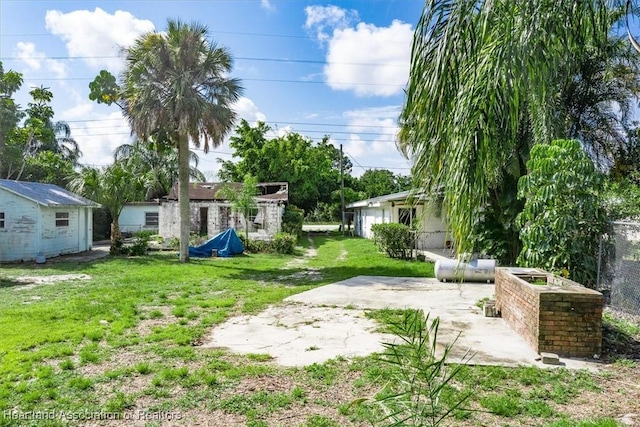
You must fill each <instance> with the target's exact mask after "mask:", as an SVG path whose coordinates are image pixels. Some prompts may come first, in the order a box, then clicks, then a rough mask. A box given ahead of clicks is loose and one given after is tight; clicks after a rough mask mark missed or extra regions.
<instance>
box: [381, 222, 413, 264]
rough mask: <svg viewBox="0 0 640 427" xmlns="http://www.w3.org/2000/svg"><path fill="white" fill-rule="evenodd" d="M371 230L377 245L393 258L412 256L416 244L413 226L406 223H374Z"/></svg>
mask: <svg viewBox="0 0 640 427" xmlns="http://www.w3.org/2000/svg"><path fill="white" fill-rule="evenodd" d="M371 231H372V232H373V237H374V242H375V244H376V246H377V247H378V248H379V249H380V250H381V251H383V252H386V254H387V255H389V256H390V257H391V258H400V259H410V258H411V255H412V253H413V247H414V245H415V236H414V233H413V231H412V230H411V228H409V227H407V226H406V225H404V224H374V225H372V226H371Z"/></svg>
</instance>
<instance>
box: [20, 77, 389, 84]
mask: <svg viewBox="0 0 640 427" xmlns="http://www.w3.org/2000/svg"><path fill="white" fill-rule="evenodd" d="M238 78H239V79H240V80H241V81H247V82H269V83H305V84H322V85H324V84H327V82H325V81H315V80H286V79H255V78H244V77H238ZM93 79H95V76H94V77H43V78H35V77H28V78H25V79H24V81H37V82H40V81H43V82H46V81H82V80H84V81H92V80H93ZM331 85H339V86H388V87H397V86H400V85H398V84H391V83H365V82H345V83H341V82H332V83H331Z"/></svg>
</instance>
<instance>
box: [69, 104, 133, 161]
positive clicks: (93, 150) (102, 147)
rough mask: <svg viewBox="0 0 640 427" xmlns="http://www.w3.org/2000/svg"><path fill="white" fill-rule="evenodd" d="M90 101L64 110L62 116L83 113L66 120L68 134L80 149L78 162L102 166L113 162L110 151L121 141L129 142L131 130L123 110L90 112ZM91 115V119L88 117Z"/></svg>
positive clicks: (123, 142)
mask: <svg viewBox="0 0 640 427" xmlns="http://www.w3.org/2000/svg"><path fill="white" fill-rule="evenodd" d="M92 107H93V105H92V104H83V105H79V106H77V107H73V108H71V109H69V110H66V111H64V112H63V113H62V114H61V117H62V118H64V119H66V120H71V117H82V119H81V120H83V121H78V122H71V123H69V125H70V127H71V136H72V137H73V139H75V140H76V142H77V143H78V145H79V147H80V151H82V157H81V158H80V163H82V164H85V165H93V166H103V165H108V164H111V163H113V152H114V151H115V149H116V148H117V147H119V146H120V145H122V144H129V143H131V134H130V130H129V126H128V124H127V121H126V120H125V119H124V117H122V113H121V112H120V111H119V110H118V111H113V112H110V113H95V112H94V113H93V114H90V115H89V114H88V113H90V112H91V111H92V110H93V108H92ZM88 117H90V119H89V118H88Z"/></svg>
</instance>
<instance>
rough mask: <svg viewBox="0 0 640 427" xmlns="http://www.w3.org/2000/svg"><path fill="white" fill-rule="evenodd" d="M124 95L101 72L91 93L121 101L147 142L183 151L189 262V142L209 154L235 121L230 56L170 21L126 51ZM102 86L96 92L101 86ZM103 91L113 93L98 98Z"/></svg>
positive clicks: (183, 241)
mask: <svg viewBox="0 0 640 427" xmlns="http://www.w3.org/2000/svg"><path fill="white" fill-rule="evenodd" d="M125 55H126V56H125V62H126V67H125V70H124V72H123V78H122V79H123V81H122V85H121V87H122V93H118V92H117V89H115V88H114V84H113V80H112V79H111V78H110V77H109V76H108V75H107V74H103V73H101V74H100V75H99V76H98V81H97V82H96V81H94V82H95V83H96V84H95V85H94V87H93V88H91V89H92V94H91V96H93V97H94V98H95V99H96V100H97V101H99V102H106V103H111V102H117V103H119V105H121V106H122V108H123V111H124V114H125V116H126V117H127V119H128V120H129V124H130V125H131V128H132V129H133V131H134V132H135V133H136V135H138V136H139V137H140V138H142V139H143V140H147V139H148V138H149V137H151V136H154V135H158V134H159V133H161V132H164V133H166V135H167V139H168V140H169V141H171V142H172V143H173V144H175V146H176V147H177V149H178V180H179V196H178V199H179V205H180V261H181V262H187V261H188V260H189V252H188V247H189V229H190V224H189V157H190V153H189V142H191V143H192V144H193V145H194V146H195V147H196V148H199V147H200V146H202V149H203V150H204V152H205V153H206V152H208V151H209V148H210V146H213V147H217V146H218V145H219V144H220V143H221V142H222V140H223V138H224V136H225V135H226V134H227V133H228V132H229V131H230V130H231V126H232V125H233V122H234V120H235V113H234V111H233V110H232V105H233V103H234V102H236V101H237V100H238V98H239V96H240V93H241V92H242V88H241V87H240V85H239V81H238V80H237V79H232V78H229V77H228V74H229V72H230V71H231V68H232V58H231V55H230V53H229V52H228V51H227V50H226V49H225V48H223V47H219V46H217V45H216V44H215V43H213V42H210V41H209V40H208V30H207V28H206V27H205V26H202V25H200V24H197V23H193V24H191V25H187V24H185V23H182V22H180V21H177V20H169V21H168V25H167V30H166V32H150V33H147V34H144V35H143V36H141V37H139V38H138V39H137V40H136V41H135V42H134V43H133V45H132V46H131V47H129V48H126V49H125ZM96 86H97V87H96ZM100 87H102V88H103V89H107V90H112V93H110V94H106V96H105V94H102V95H100V96H98V97H96V96H95V94H96V92H98V91H99V90H100Z"/></svg>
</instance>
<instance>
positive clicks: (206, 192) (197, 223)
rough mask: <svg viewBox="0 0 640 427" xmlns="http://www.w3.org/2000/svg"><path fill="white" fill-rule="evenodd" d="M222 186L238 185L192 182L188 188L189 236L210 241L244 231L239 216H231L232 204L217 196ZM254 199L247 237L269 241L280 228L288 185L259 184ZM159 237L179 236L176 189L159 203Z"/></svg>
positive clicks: (236, 186) (287, 200)
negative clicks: (254, 206)
mask: <svg viewBox="0 0 640 427" xmlns="http://www.w3.org/2000/svg"><path fill="white" fill-rule="evenodd" d="M224 185H231V186H232V187H235V188H237V189H238V190H240V189H241V188H242V184H241V183H229V184H225V183H218V182H193V183H191V184H190V185H189V206H190V211H191V217H190V224H191V232H192V233H195V234H198V235H201V236H207V237H212V236H215V235H216V234H218V233H220V232H222V231H225V230H226V229H228V228H235V229H236V230H237V231H238V233H240V231H244V228H245V221H244V216H243V215H242V214H241V213H238V212H234V211H233V209H232V208H231V203H230V202H229V201H228V200H226V199H225V198H224V197H222V196H221V195H220V194H219V191H220V189H221V188H222V187H223V186H224ZM256 186H257V188H258V195H257V196H256V197H255V200H256V204H257V208H256V209H254V210H253V211H252V212H251V214H250V217H249V230H248V231H249V237H250V238H252V239H263V240H268V239H270V238H272V237H273V236H275V234H276V233H277V232H279V231H280V230H281V228H282V215H283V214H284V209H285V206H286V204H287V203H288V202H289V183H287V182H261V183H258V184H257V185H256ZM159 222H160V223H159V234H160V236H162V237H164V238H169V237H179V236H180V208H179V205H178V185H177V184H176V185H174V186H173V187H172V189H171V192H170V193H169V195H168V196H167V197H166V198H165V199H164V200H162V201H161V202H160V208H159Z"/></svg>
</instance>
